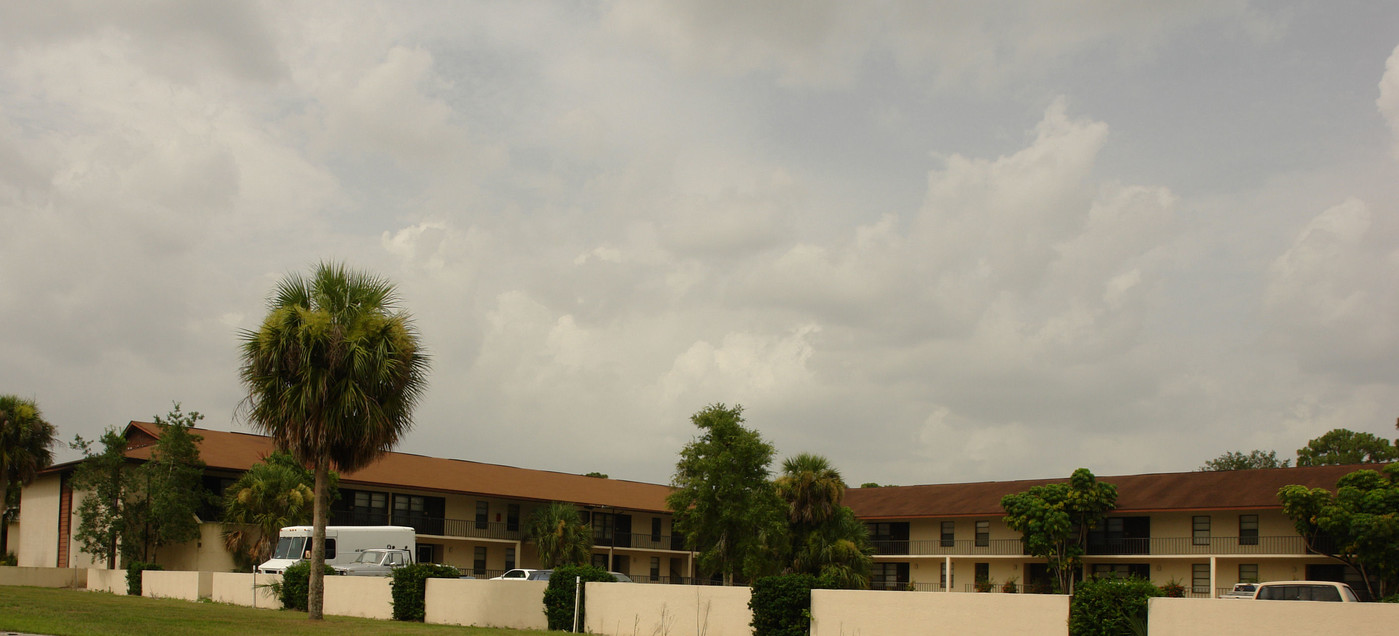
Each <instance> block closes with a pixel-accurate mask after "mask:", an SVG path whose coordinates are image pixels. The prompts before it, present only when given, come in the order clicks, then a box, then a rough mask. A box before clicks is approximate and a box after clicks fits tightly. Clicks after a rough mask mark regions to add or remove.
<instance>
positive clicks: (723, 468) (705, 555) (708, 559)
mask: <svg viewBox="0 0 1399 636" xmlns="http://www.w3.org/2000/svg"><path fill="white" fill-rule="evenodd" d="M690 421H691V422H693V423H694V424H695V426H696V427H698V428H699V429H700V430H701V431H702V433H701V435H700V436H699V438H697V439H694V440H692V441H691V442H690V443H689V444H686V445H685V448H684V449H682V450H681V451H680V461H679V462H678V463H677V464H676V466H675V475H674V476H672V477H671V486H672V487H673V488H674V491H673V492H672V493H671V494H670V496H669V497H667V498H666V506H667V507H668V508H670V510H671V511H672V512H673V513H674V519H675V529H676V532H679V533H680V534H681V535H682V536H684V537H685V542H686V544H687V545H689V546H690V547H691V548H692V549H696V550H698V551H699V559H698V560H699V566H700V569H701V570H702V571H704V572H710V573H719V574H720V575H722V577H723V580H724V584H725V585H732V584H733V582H734V577H735V576H739V575H742V576H746V577H749V578H752V577H755V576H758V575H761V574H768V573H771V572H772V571H773V570H776V569H777V568H778V567H780V566H778V560H777V559H778V556H777V552H779V551H781V550H784V549H785V547H786V546H785V545H784V544H785V543H786V541H787V538H786V536H785V527H784V524H783V517H784V515H783V504H782V500H781V499H780V498H779V497H778V496H777V492H776V488H775V487H774V485H773V483H772V482H771V481H769V477H770V475H769V472H768V466H769V465H770V464H771V463H772V453H773V448H772V445H771V444H769V443H767V442H765V441H763V438H762V436H760V435H759V434H758V433H757V432H756V431H751V430H748V429H746V428H744V427H743V425H742V423H743V407H742V406H738V405H735V406H734V407H733V408H728V407H725V406H724V405H723V404H713V405H710V406H708V407H705V408H704V409H703V410H701V411H699V412H698V413H695V414H694V415H693V416H691V417H690Z"/></svg>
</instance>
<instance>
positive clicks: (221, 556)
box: [156, 523, 237, 572]
mask: <svg viewBox="0 0 1399 636" xmlns="http://www.w3.org/2000/svg"><path fill="white" fill-rule="evenodd" d="M156 562H157V563H159V564H160V565H161V566H163V567H164V568H165V569H167V570H190V571H193V570H199V571H203V572H232V571H233V570H235V569H236V568H237V566H236V565H235V564H234V563H233V555H232V554H230V553H229V552H228V550H227V549H226V548H224V544H223V524H220V523H202V524H200V525H199V538H198V539H196V540H194V541H188V542H185V543H181V544H178V545H168V546H164V547H162V548H160V550H158V551H157V552H156Z"/></svg>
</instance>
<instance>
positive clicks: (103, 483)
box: [70, 428, 136, 569]
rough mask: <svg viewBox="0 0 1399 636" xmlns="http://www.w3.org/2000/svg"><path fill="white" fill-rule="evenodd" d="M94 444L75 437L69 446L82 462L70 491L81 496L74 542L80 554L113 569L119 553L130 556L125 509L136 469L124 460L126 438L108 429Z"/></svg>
mask: <svg viewBox="0 0 1399 636" xmlns="http://www.w3.org/2000/svg"><path fill="white" fill-rule="evenodd" d="M97 441H98V442H100V443H101V445H102V446H101V448H102V450H101V451H100V452H99V451H97V450H95V448H94V443H93V442H90V441H88V440H85V439H83V438H82V437H81V436H75V437H74V438H73V442H72V444H70V446H71V447H72V448H73V449H74V450H77V451H80V452H82V454H83V461H82V463H81V464H79V465H78V468H77V469H76V470H74V471H73V480H72V486H73V490H74V491H77V492H82V493H85V495H86V496H84V497H83V499H82V503H80V504H78V532H77V539H78V542H79V543H81V544H82V546H83V551H84V552H87V553H89V554H92V555H93V556H96V557H97V558H99V559H106V560H107V569H116V567H117V554H118V553H119V552H122V553H127V554H131V553H133V552H134V551H135V548H134V547H133V546H130V545H129V539H127V537H128V536H129V535H130V533H129V532H128V528H127V524H128V522H129V519H130V516H128V515H127V506H128V504H129V503H130V501H129V500H130V499H131V498H132V493H133V491H134V490H135V477H134V475H135V472H136V466H135V465H134V464H132V463H130V462H128V461H127V459H126V438H125V437H122V435H121V433H118V432H117V429H115V428H108V429H107V430H106V431H105V432H104V433H102V437H101V438H100V439H98V440H97Z"/></svg>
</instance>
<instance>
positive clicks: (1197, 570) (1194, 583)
mask: <svg viewBox="0 0 1399 636" xmlns="http://www.w3.org/2000/svg"><path fill="white" fill-rule="evenodd" d="M1190 591H1191V592H1193V593H1195V594H1204V595H1207V596H1208V595H1210V564H1208V563H1192V564H1191V565H1190Z"/></svg>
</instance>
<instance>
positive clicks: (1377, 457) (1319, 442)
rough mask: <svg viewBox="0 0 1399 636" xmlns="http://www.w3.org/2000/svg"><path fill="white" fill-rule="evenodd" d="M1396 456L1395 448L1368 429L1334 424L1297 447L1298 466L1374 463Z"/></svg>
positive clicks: (1398, 450) (1398, 449) (1398, 455)
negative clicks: (1304, 444) (1340, 426)
mask: <svg viewBox="0 0 1399 636" xmlns="http://www.w3.org/2000/svg"><path fill="white" fill-rule="evenodd" d="M1396 459H1399V448H1395V447H1394V445H1393V444H1391V443H1390V441H1389V440H1387V439H1384V438H1383V437H1377V436H1375V435H1372V434H1370V433H1357V432H1355V431H1352V430H1349V429H1344V428H1337V429H1333V430H1331V431H1329V432H1327V433H1326V434H1325V435H1322V436H1321V437H1318V438H1316V439H1313V440H1312V441H1310V442H1307V445H1306V446H1305V447H1303V448H1299V449H1297V465H1298V466H1341V465H1344V464H1377V463H1381V462H1388V461H1394V460H1396Z"/></svg>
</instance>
